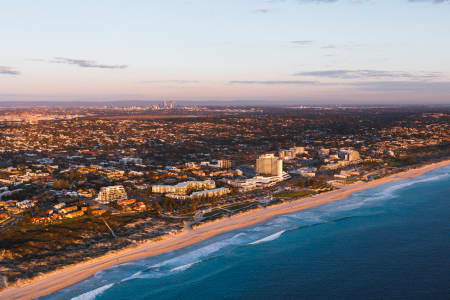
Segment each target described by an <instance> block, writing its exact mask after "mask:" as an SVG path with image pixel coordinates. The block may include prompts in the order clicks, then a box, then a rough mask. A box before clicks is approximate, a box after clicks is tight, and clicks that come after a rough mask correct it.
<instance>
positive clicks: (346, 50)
mask: <svg viewBox="0 0 450 300" xmlns="http://www.w3.org/2000/svg"><path fill="white" fill-rule="evenodd" d="M449 29H450V0H437V1H435V0H430V1H427V0H423V1H421V0H335V1H333V0H322V1H320V0H284V1H283V0H267V1H264V0H208V1H207V0H190V1H182V0H179V1H177V0H152V1H143V0H141V1H137V0H136V1H133V0H128V1H118V0H108V1H106V0H96V1H87V0H85V1H71V0H67V1H55V0H52V1H50V0H41V1H32V0H29V1H23V0H15V1H3V3H2V5H1V9H0V40H1V41H2V43H1V48H0V49H1V56H0V101H30V100H50V101H51V100H65V101H74V100H78V101H100V100H160V99H163V98H169V99H174V100H178V101H182V100H205V101H206V100H209V101H214V100H272V101H277V100H283V101H297V102H299V103H301V102H305V101H307V102H317V103H324V102H328V103H360V104H369V103H450V55H449V53H450V38H449V37H448V36H449V33H448V31H449Z"/></svg>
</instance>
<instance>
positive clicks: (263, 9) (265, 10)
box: [253, 8, 271, 14]
mask: <svg viewBox="0 0 450 300" xmlns="http://www.w3.org/2000/svg"><path fill="white" fill-rule="evenodd" d="M270 11H271V10H270V9H268V8H259V9H255V10H254V11H253V12H254V13H257V14H267V13H269V12H270Z"/></svg>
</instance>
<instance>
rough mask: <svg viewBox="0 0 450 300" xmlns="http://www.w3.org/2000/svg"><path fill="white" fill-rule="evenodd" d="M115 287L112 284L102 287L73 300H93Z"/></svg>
mask: <svg viewBox="0 0 450 300" xmlns="http://www.w3.org/2000/svg"><path fill="white" fill-rule="evenodd" d="M113 285H114V283H110V284H107V285H104V286H101V287H99V288H97V289H95V290H92V291H89V292H86V293H84V294H81V295H79V296H77V297H73V298H72V299H71V300H92V299H95V297H97V296H98V295H100V294H102V293H103V292H104V291H106V290H107V289H109V288H111V287H112V286H113Z"/></svg>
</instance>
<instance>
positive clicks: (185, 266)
mask: <svg viewBox="0 0 450 300" xmlns="http://www.w3.org/2000/svg"><path fill="white" fill-rule="evenodd" d="M200 262H201V261H194V262H193V263H190V264H185V265H182V266H179V267H175V268H173V269H171V270H169V272H170V273H172V272H181V271H185V270H187V269H189V268H190V267H192V266H193V265H196V264H198V263H200Z"/></svg>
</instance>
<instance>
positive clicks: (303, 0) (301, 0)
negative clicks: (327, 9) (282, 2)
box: [297, 0, 339, 3]
mask: <svg viewBox="0 0 450 300" xmlns="http://www.w3.org/2000/svg"><path fill="white" fill-rule="evenodd" d="M338 1H339V0H297V2H299V3H333V2H338Z"/></svg>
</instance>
